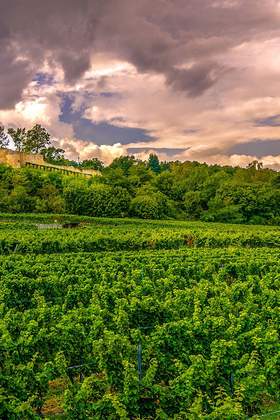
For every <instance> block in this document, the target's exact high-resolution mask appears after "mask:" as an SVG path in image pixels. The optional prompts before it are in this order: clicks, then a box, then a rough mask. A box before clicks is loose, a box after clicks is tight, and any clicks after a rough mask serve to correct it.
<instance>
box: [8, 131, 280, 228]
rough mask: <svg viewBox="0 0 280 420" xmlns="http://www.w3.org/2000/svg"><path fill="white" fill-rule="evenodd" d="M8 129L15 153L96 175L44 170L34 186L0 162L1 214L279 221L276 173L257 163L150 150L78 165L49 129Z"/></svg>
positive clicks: (279, 192)
mask: <svg viewBox="0 0 280 420" xmlns="http://www.w3.org/2000/svg"><path fill="white" fill-rule="evenodd" d="M2 131H3V133H4V130H2ZM8 131H9V134H10V135H11V136H12V137H13V139H14V142H15V145H16V148H17V150H21V151H27V152H29V153H35V152H36V153H37V152H40V153H42V154H43V155H44V157H45V159H46V160H47V161H48V162H50V163H52V164H56V165H61V164H63V165H74V166H76V167H77V168H91V169H95V170H99V171H100V172H101V173H102V175H101V176H98V177H97V176H93V177H92V178H91V179H82V178H81V179H80V180H77V179H76V178H71V177H70V176H67V177H66V176H63V175H60V174H58V175H57V174H56V175H55V174H51V173H49V174H48V175H45V176H44V177H43V178H44V182H43V184H44V185H43V186H41V187H39V186H38V183H37V179H36V177H35V176H34V175H33V176H32V177H31V176H28V171H26V169H22V170H18V169H11V170H10V171H7V170H6V169H5V167H4V166H3V165H0V177H1V180H0V210H2V211H5V212H65V211H67V212H69V213H72V214H73V213H76V214H78V215H89V216H98V217H99V216H104V217H107V216H112V217H113V216H116V217H124V216H134V217H139V218H143V219H163V218H174V219H181V220H184V219H189V220H202V221H209V222H210V221H211V222H221V223H225V222H227V223H248V224H267V225H272V224H275V225H279V224H280V183H279V175H278V173H277V172H276V171H273V170H269V169H264V168H263V167H262V165H261V162H252V164H251V165H250V166H249V167H248V168H247V169H242V168H232V167H221V166H218V165H212V166H208V165H206V164H200V163H199V162H179V161H176V162H169V163H166V162H159V160H158V157H157V156H156V155H155V154H151V155H150V156H149V159H148V161H147V162H142V161H140V160H138V159H135V158H134V157H133V156H121V157H119V158H116V159H114V160H113V162H112V163H111V164H110V165H108V166H106V167H104V165H103V163H102V162H101V161H100V160H99V159H97V158H93V159H89V160H85V161H84V162H81V163H80V162H76V161H71V160H68V159H65V157H64V151H63V150H62V149H57V148H55V147H54V146H52V145H51V144H50V136H49V134H48V133H47V131H46V130H45V129H44V128H43V127H41V126H40V125H38V124H37V125H35V126H34V127H33V128H32V129H31V130H26V129H13V128H10V129H9V130H8ZM0 133H1V129H0ZM1 168H2V169H1ZM21 172H22V174H21ZM37 172H40V171H38V170H37ZM1 174H2V175H1ZM40 177H41V178H42V175H40ZM47 184H48V185H47ZM76 188H77V190H76V191H75V189H76ZM44 191H46V192H47V195H46V196H44ZM28 194H31V197H30V199H28V198H27V197H26V195H28Z"/></svg>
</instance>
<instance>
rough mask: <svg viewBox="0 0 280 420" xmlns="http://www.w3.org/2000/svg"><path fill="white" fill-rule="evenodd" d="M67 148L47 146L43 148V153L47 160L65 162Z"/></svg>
mask: <svg viewBox="0 0 280 420" xmlns="http://www.w3.org/2000/svg"><path fill="white" fill-rule="evenodd" d="M64 153H65V150H63V149H60V148H56V147H54V146H50V147H47V148H46V149H43V150H42V155H43V156H44V159H45V161H47V162H49V163H54V164H63V163H64V161H65V159H64Z"/></svg>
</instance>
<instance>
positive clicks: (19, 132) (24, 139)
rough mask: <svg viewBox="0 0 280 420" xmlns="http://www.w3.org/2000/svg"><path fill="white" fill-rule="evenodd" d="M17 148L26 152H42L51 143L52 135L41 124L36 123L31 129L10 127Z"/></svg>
mask: <svg viewBox="0 0 280 420" xmlns="http://www.w3.org/2000/svg"><path fill="white" fill-rule="evenodd" d="M8 133H9V134H10V136H11V137H12V139H13V141H14V144H15V148H16V150H18V151H20V152H25V153H41V152H42V151H43V150H45V149H46V148H47V147H48V146H50V145H51V142H50V135H49V133H48V132H47V130H46V129H45V128H44V127H42V126H41V125H40V124H36V125H34V127H32V128H31V129H30V130H26V129H25V128H16V129H15V128H9V129H8Z"/></svg>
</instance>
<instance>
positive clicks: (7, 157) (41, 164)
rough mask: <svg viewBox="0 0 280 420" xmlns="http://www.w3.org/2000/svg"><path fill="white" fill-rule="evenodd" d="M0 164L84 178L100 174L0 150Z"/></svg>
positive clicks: (20, 153)
mask: <svg viewBox="0 0 280 420" xmlns="http://www.w3.org/2000/svg"><path fill="white" fill-rule="evenodd" d="M0 163H4V164H6V165H10V166H12V167H13V168H21V167H24V166H32V167H34V168H36V167H37V166H38V169H46V170H57V171H60V172H64V173H68V174H71V173H75V174H80V175H84V176H88V177H90V176H93V175H100V172H98V171H95V170H94V169H79V168H75V167H74V166H63V165H52V164H50V163H47V162H45V161H44V159H43V156H42V155H35V154H28V153H23V152H16V151H14V150H10V149H4V148H0Z"/></svg>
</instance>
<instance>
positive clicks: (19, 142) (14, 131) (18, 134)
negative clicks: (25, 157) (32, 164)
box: [8, 128, 26, 152]
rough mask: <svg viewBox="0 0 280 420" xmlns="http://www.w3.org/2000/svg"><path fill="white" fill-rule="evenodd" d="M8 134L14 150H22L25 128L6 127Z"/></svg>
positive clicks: (24, 141) (24, 140)
mask: <svg viewBox="0 0 280 420" xmlns="http://www.w3.org/2000/svg"><path fill="white" fill-rule="evenodd" d="M8 134H9V135H10V136H11V137H12V139H13V141H14V144H15V148H16V150H17V151H19V152H23V151H24V145H25V143H26V129H25V128H8Z"/></svg>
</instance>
